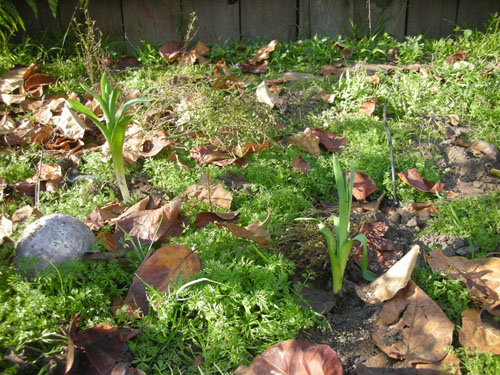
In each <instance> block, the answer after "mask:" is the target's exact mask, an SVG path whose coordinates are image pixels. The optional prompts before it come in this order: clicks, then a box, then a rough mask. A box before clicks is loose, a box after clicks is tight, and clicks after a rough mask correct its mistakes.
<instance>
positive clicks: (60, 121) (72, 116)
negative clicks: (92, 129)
mask: <svg viewBox="0 0 500 375" xmlns="http://www.w3.org/2000/svg"><path fill="white" fill-rule="evenodd" d="M56 118H57V121H56V120H55V119H56ZM53 119H54V121H55V122H56V125H57V127H58V128H59V129H61V131H62V133H63V135H64V136H65V137H67V138H70V139H80V138H83V135H84V133H85V130H87V129H88V126H87V124H85V121H84V120H83V119H82V118H80V117H79V116H78V114H77V113H76V112H75V111H74V110H73V109H71V108H70V107H69V106H68V104H66V105H65V106H64V108H63V110H62V112H61V116H54V117H53Z"/></svg>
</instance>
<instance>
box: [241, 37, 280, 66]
mask: <svg viewBox="0 0 500 375" xmlns="http://www.w3.org/2000/svg"><path fill="white" fill-rule="evenodd" d="M277 45H278V41H277V40H271V41H270V42H269V44H267V45H266V46H262V47H260V48H259V50H258V51H257V53H256V54H255V55H253V56H252V58H251V59H250V60H249V61H248V62H249V63H250V64H257V63H258V62H261V61H262V60H267V59H268V58H269V54H270V53H271V52H273V51H274V49H275V48H276V46H277Z"/></svg>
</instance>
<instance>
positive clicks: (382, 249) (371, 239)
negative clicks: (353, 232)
mask: <svg viewBox="0 0 500 375" xmlns="http://www.w3.org/2000/svg"><path fill="white" fill-rule="evenodd" d="M387 229H388V228H387V225H386V224H385V223H384V222H382V221H378V222H376V223H364V224H363V225H362V226H361V229H360V230H359V233H364V234H365V236H366V242H367V248H368V268H369V269H370V270H372V271H373V272H375V273H378V274H380V273H383V272H385V271H387V270H388V269H389V268H391V266H393V265H394V264H395V263H396V262H397V261H398V260H399V259H401V257H402V256H403V252H402V251H401V250H399V249H398V247H397V246H396V244H394V242H392V241H391V240H389V239H387V238H384V235H385V232H387ZM362 254H363V252H362V245H361V242H356V243H355V244H354V246H353V257H354V260H355V261H356V263H357V264H361V257H362Z"/></svg>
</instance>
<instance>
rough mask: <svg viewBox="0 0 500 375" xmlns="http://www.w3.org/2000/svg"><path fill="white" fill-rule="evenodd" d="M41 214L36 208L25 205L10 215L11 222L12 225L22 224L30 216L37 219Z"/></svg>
mask: <svg viewBox="0 0 500 375" xmlns="http://www.w3.org/2000/svg"><path fill="white" fill-rule="evenodd" d="M42 216H43V214H42V213H41V212H40V211H38V210H37V209H36V208H33V207H32V206H29V205H26V206H23V207H21V208H18V209H17V210H16V212H14V213H13V214H12V216H11V219H12V224H13V226H14V227H17V226H19V225H23V224H24V223H26V221H28V220H29V219H31V218H34V219H39V218H41V217H42Z"/></svg>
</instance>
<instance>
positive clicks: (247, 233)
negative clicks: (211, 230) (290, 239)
mask: <svg viewBox="0 0 500 375" xmlns="http://www.w3.org/2000/svg"><path fill="white" fill-rule="evenodd" d="M266 220H267V219H266ZM264 223H265V221H264V222H261V221H257V222H255V223H253V224H250V225H248V226H246V227H241V226H239V225H236V224H233V223H228V222H216V224H217V226H219V227H226V228H227V229H229V231H230V232H231V233H232V234H233V235H234V236H235V237H238V238H244V239H247V240H252V241H254V242H256V243H258V244H259V245H261V246H264V247H268V246H269V243H270V242H271V237H270V236H269V233H268V232H267V230H266V228H264Z"/></svg>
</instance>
